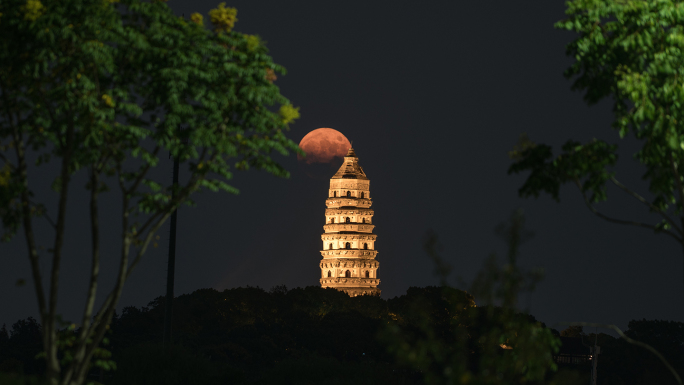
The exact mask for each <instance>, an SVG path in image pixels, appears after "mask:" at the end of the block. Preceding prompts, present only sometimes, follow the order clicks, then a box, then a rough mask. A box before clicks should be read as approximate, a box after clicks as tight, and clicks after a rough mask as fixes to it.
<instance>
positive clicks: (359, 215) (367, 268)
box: [320, 149, 380, 297]
mask: <svg viewBox="0 0 684 385" xmlns="http://www.w3.org/2000/svg"><path fill="white" fill-rule="evenodd" d="M358 161H359V159H358V158H357V157H356V153H355V152H354V149H349V152H348V153H347V156H345V157H344V163H343V164H342V167H340V169H339V170H338V171H337V173H335V175H334V176H333V177H332V179H330V189H329V190H328V199H326V201H325V205H326V207H327V209H326V210H325V225H324V226H323V230H324V231H325V233H324V234H322V235H321V240H322V241H323V250H321V256H322V257H323V259H322V260H321V263H320V268H321V286H322V287H331V288H335V289H338V290H342V291H344V292H345V293H347V294H349V295H350V296H352V297H355V296H357V295H380V289H378V287H377V286H378V285H379V284H380V280H379V279H378V276H377V272H378V268H379V267H380V264H379V262H378V261H376V260H375V257H376V256H377V255H378V252H377V250H375V241H376V239H377V235H375V234H372V232H373V229H374V228H375V225H373V224H372V218H373V215H374V214H375V212H374V211H373V210H371V209H370V206H371V204H372V202H371V198H370V187H369V186H370V180H368V177H367V176H366V174H365V173H364V172H363V169H362V168H361V166H359V163H358Z"/></svg>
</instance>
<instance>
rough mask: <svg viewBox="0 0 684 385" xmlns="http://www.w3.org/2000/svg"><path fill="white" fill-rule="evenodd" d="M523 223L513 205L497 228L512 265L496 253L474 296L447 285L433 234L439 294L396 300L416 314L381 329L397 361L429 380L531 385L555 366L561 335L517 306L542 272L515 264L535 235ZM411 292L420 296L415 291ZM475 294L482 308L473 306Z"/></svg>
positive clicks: (428, 291) (478, 280) (479, 277)
mask: <svg viewBox="0 0 684 385" xmlns="http://www.w3.org/2000/svg"><path fill="white" fill-rule="evenodd" d="M524 223H525V218H524V215H523V212H522V210H516V211H514V212H513V214H512V215H511V219H510V222H508V223H502V224H500V225H499V226H497V227H496V233H497V234H498V235H501V236H502V237H503V238H504V240H505V241H506V243H507V244H508V255H507V263H506V264H505V265H503V266H500V265H499V264H498V263H497V260H496V255H494V254H492V255H491V256H490V258H489V259H488V260H487V261H486V262H485V266H484V268H483V269H482V270H481V271H480V272H479V273H478V275H477V276H476V278H475V280H474V281H473V282H472V285H471V289H470V290H469V292H470V293H471V294H472V295H471V294H467V293H464V292H462V291H460V290H455V289H453V288H449V287H448V286H446V282H447V280H446V276H447V274H448V272H449V270H450V269H449V268H448V266H447V265H446V263H444V262H443V259H442V258H441V257H440V256H439V254H438V251H439V244H438V242H437V238H436V235H434V233H430V234H429V235H428V238H427V241H426V244H425V248H426V251H427V252H428V254H429V255H430V256H431V258H432V259H433V260H434V261H436V265H437V269H436V270H437V272H438V274H441V277H440V278H441V281H442V288H443V289H442V291H441V296H440V295H436V296H435V294H437V293H438V291H437V290H435V288H426V289H424V290H421V291H422V293H420V294H422V295H420V296H421V297H423V298H418V301H405V300H404V301H402V299H401V298H400V299H399V300H397V299H394V300H391V301H392V302H394V303H396V304H397V305H401V302H408V303H406V305H408V306H406V305H405V306H403V307H405V308H408V310H409V311H407V312H404V313H405V314H411V317H408V316H404V317H403V318H404V320H401V319H400V320H399V321H400V322H395V323H389V325H388V327H387V328H386V330H385V331H384V332H383V334H382V338H383V339H384V340H385V341H386V342H387V344H388V348H389V350H390V351H391V352H392V353H393V354H394V355H395V356H396V357H397V359H398V361H399V362H401V363H404V364H406V365H408V366H409V367H410V368H412V369H414V370H416V371H418V372H420V373H421V374H422V375H423V377H424V379H425V383H426V384H465V383H469V384H514V383H515V384H518V383H533V384H534V383H542V382H543V381H544V379H545V377H546V376H548V375H550V373H551V372H553V371H555V370H556V369H557V366H556V364H555V363H554V361H553V354H555V353H557V352H558V348H559V346H560V341H559V339H558V338H557V337H555V336H554V335H553V333H552V331H551V330H550V329H547V328H546V327H545V325H543V324H542V323H540V322H538V321H536V319H535V318H534V317H532V316H531V315H529V314H525V313H524V312H520V311H519V310H518V309H517V297H518V295H519V294H520V293H521V292H524V291H532V290H534V287H535V284H536V283H537V282H538V281H539V279H540V278H541V277H540V272H539V271H537V272H534V271H533V272H526V271H523V270H521V269H520V267H519V266H518V264H517V260H518V256H519V247H520V244H521V243H522V242H523V241H525V240H526V239H527V238H529V237H530V236H531V235H532V233H531V232H528V231H526V230H525V228H524ZM411 294H413V296H414V298H416V297H419V296H418V295H417V294H419V292H418V290H415V289H414V290H413V293H411V290H410V291H409V292H408V293H407V297H408V296H409V295H411ZM429 297H432V300H431V301H429V300H427V299H428V298H429ZM435 297H436V298H435ZM440 297H441V298H440ZM473 297H474V298H476V299H478V300H481V305H482V304H484V306H475V301H474V300H473ZM407 299H408V298H407ZM411 302H413V303H411ZM430 305H432V306H430ZM416 310H419V311H416ZM402 321H403V322H402ZM406 321H409V322H406ZM402 323H410V325H402ZM407 326H408V327H407Z"/></svg>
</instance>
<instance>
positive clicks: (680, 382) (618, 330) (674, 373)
mask: <svg viewBox="0 0 684 385" xmlns="http://www.w3.org/2000/svg"><path fill="white" fill-rule="evenodd" d="M570 325H571V326H589V327H595V328H606V329H613V330H615V332H617V334H619V335H620V337H622V338H623V339H624V340H625V341H627V342H628V343H630V344H632V345H636V346H640V347H642V348H644V349H646V350H648V351H649V352H651V353H653V354H655V355H656V357H658V358H659V359H660V361H662V362H663V364H665V366H666V367H667V368H668V369H669V370H670V373H672V375H673V376H674V377H675V379H676V380H677V383H678V384H679V385H684V384H682V378H681V377H679V374H678V373H677V371H676V370H674V368H673V367H672V365H670V363H668V362H667V360H666V359H665V357H663V355H662V354H660V353H659V352H658V351H657V350H655V349H654V348H653V347H652V346H651V345H649V344H646V343H643V342H641V341H637V340H633V339H631V338H629V337H627V336H626V335H625V333H623V332H622V330H620V328H619V327H617V326H615V325H606V324H595V323H589V322H573V323H571V324H570Z"/></svg>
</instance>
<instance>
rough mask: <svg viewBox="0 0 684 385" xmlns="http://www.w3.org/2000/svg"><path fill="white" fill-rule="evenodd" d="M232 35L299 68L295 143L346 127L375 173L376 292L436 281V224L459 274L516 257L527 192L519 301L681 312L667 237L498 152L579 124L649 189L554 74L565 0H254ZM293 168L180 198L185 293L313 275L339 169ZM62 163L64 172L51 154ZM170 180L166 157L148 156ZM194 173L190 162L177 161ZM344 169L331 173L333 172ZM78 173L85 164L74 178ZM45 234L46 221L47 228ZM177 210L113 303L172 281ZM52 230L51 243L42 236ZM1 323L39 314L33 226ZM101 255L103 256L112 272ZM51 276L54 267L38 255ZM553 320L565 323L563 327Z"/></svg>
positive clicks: (82, 230)
mask: <svg viewBox="0 0 684 385" xmlns="http://www.w3.org/2000/svg"><path fill="white" fill-rule="evenodd" d="M168 4H169V5H170V6H171V8H173V10H174V11H175V12H176V13H177V14H178V15H181V14H183V13H184V14H185V15H186V17H187V16H189V14H190V13H191V12H195V11H198V12H201V13H203V14H204V15H205V19H208V16H207V13H208V11H209V9H211V8H214V7H216V5H217V2H216V1H207V0H196V1H192V2H188V1H179V0H176V1H173V0H172V1H169V3H168ZM227 5H228V6H232V7H236V8H237V9H238V19H239V21H238V23H237V24H236V27H235V30H237V31H240V32H244V33H249V34H259V35H260V36H261V37H262V38H263V39H264V40H266V41H267V42H268V47H269V48H270V53H271V55H272V56H273V58H274V60H275V62H277V63H279V64H282V65H284V66H285V67H286V68H287V69H288V71H289V72H288V74H287V75H286V76H280V77H279V78H278V80H277V82H276V84H278V85H279V86H280V88H281V92H282V93H283V94H284V95H285V96H286V97H288V98H289V99H290V100H291V101H292V102H293V103H294V104H295V105H296V106H300V107H301V113H302V118H301V119H300V120H298V121H297V122H296V124H294V125H293V126H292V130H291V132H290V138H292V139H293V140H295V141H296V142H299V140H301V138H302V137H303V136H304V135H306V134H307V133H308V132H309V131H311V130H314V129H316V128H319V127H331V128H334V129H337V130H339V131H341V132H342V133H343V134H344V135H346V136H347V137H348V138H349V139H351V140H353V141H354V148H355V150H356V153H357V154H358V156H359V162H360V164H361V165H362V166H363V168H364V170H365V171H366V173H367V175H368V177H369V178H370V180H371V185H370V186H371V196H372V197H373V202H374V203H373V208H374V209H375V217H374V218H373V219H374V224H375V225H376V228H375V233H376V234H378V241H377V244H376V247H377V249H378V250H379V255H378V261H379V262H380V270H379V278H380V279H381V281H382V283H381V285H380V288H381V289H382V296H383V297H384V298H391V297H394V296H397V295H401V294H403V293H405V292H406V289H407V288H408V287H409V286H426V285H434V284H437V282H438V281H437V278H436V277H435V275H434V274H433V271H434V267H433V265H432V264H431V262H430V260H429V259H428V258H427V256H426V254H425V253H424V251H423V248H422V241H423V238H424V236H425V233H426V231H427V230H428V229H434V230H435V231H436V232H437V234H438V235H439V237H440V239H441V241H442V243H443V245H444V250H443V257H444V258H445V259H446V260H447V261H448V262H449V263H450V264H451V265H453V268H454V273H453V276H452V278H453V282H455V277H456V276H459V277H461V278H463V279H464V280H466V281H470V280H472V278H473V277H474V274H475V272H476V271H477V270H478V269H480V268H481V266H482V263H483V261H484V259H485V258H486V257H487V256H488V255H489V254H490V253H492V252H496V253H497V254H498V255H499V256H500V257H503V256H504V255H505V251H506V245H505V243H504V242H503V241H502V240H501V239H500V238H498V237H497V236H496V235H495V234H494V227H495V226H496V225H497V224H498V223H500V222H502V221H505V220H507V219H508V218H509V216H510V214H511V212H512V211H513V210H514V209H516V208H518V207H521V208H523V209H524V210H525V213H526V216H527V227H528V228H529V229H530V230H532V231H534V232H535V233H536V236H535V238H533V239H532V240H530V241H529V242H527V243H526V244H524V245H523V247H522V249H521V252H522V257H521V262H522V264H523V265H524V266H526V267H533V266H541V267H544V268H545V269H546V278H545V280H544V281H543V282H542V283H541V284H540V285H539V286H538V289H537V291H536V292H535V293H534V294H532V295H529V296H525V297H524V298H523V301H522V304H523V305H524V306H526V307H528V308H529V310H530V311H531V313H532V314H534V315H535V316H536V317H537V318H538V319H539V320H541V321H543V322H546V323H547V324H549V325H552V326H553V325H557V323H559V322H572V321H586V322H600V323H615V324H617V325H618V326H621V327H626V325H627V322H629V321H630V320H631V319H641V318H646V319H667V320H677V321H682V320H683V318H684V312H683V311H682V309H683V307H682V303H683V301H684V298H683V295H682V257H681V250H680V249H679V247H678V245H677V244H676V243H675V242H674V240H672V239H671V238H669V237H666V236H664V235H654V234H653V233H651V232H650V231H649V230H644V229H640V228H632V227H627V226H619V225H614V224H610V223H608V222H605V221H603V220H601V219H599V218H597V217H595V216H594V215H593V214H591V213H590V212H589V210H587V208H586V207H585V206H584V204H583V202H582V200H581V197H580V195H579V192H578V191H577V188H576V187H574V186H566V187H564V188H563V189H562V190H561V203H556V202H555V201H553V200H552V199H551V198H550V197H548V196H542V197H540V198H539V199H536V200H535V199H521V198H519V197H518V194H517V189H518V188H519V187H520V186H521V185H522V183H523V182H524V180H525V177H526V175H518V176H509V175H507V173H506V172H507V169H508V167H509V165H510V160H509V158H508V157H507V154H506V152H507V151H508V150H510V149H511V148H512V146H513V145H514V144H515V143H516V141H517V139H518V135H519V134H520V133H521V132H527V133H528V134H529V135H530V137H531V138H532V139H533V140H535V141H538V142H543V143H547V144H549V145H552V146H553V147H554V149H555V150H558V149H559V148H560V146H561V145H562V144H563V143H564V142H565V141H566V140H568V139H574V140H579V141H582V142H586V141H588V140H591V139H592V138H594V137H596V138H599V139H604V140H607V141H608V142H610V143H619V145H620V162H619V166H618V167H617V168H616V172H617V175H616V177H617V179H618V180H620V181H621V182H623V183H624V184H626V185H627V186H629V187H631V188H633V189H634V190H636V191H638V192H640V193H642V194H643V195H645V196H646V197H648V198H650V197H651V195H650V194H649V193H648V188H647V187H648V186H647V184H646V183H645V182H644V181H642V180H641V175H642V174H643V172H644V168H643V167H641V166H640V165H639V164H638V163H637V162H636V161H635V160H633V159H632V154H633V153H634V152H635V151H636V150H637V149H638V148H639V143H638V142H637V141H636V140H633V139H625V140H620V139H619V138H618V135H617V133H616V132H615V131H613V130H612V129H611V128H610V123H611V121H612V113H611V104H610V103H609V102H603V103H601V104H599V105H596V106H592V107H588V106H587V105H586V104H585V103H584V102H583V100H582V95H581V94H580V93H577V92H572V91H571V90H570V86H571V82H570V81H568V80H565V79H564V78H563V76H562V73H563V70H564V69H565V68H566V67H567V66H568V65H569V64H570V63H571V60H570V59H569V58H567V57H566V56H565V45H566V44H567V43H568V42H569V41H570V40H571V39H572V38H573V36H574V35H573V34H572V33H570V32H565V31H559V30H555V29H554V28H553V23H554V22H555V21H557V20H559V19H561V18H563V16H564V13H563V12H564V5H563V1H553V2H551V1H543V0H538V1H528V2H511V1H469V2H466V1H459V2H456V1H448V2H447V1H442V2H415V1H413V2H408V1H345V2H320V1H297V2H293V1H290V2H284V1H255V0H252V1H246V0H239V1H233V2H230V3H228V4H227ZM279 159H281V161H282V164H283V165H284V166H285V167H286V168H288V169H289V170H291V172H292V177H291V178H290V179H289V180H284V179H278V178H276V177H273V176H270V175H267V174H265V173H260V172H256V171H249V172H246V173H238V174H236V176H235V179H234V183H233V185H234V186H236V187H238V188H239V189H240V191H241V194H240V195H238V196H233V195H228V194H225V193H219V194H217V193H210V192H205V193H201V194H199V195H197V196H196V201H197V206H196V207H195V208H186V207H184V208H182V209H181V210H180V212H179V236H178V252H177V271H176V293H177V294H183V293H190V292H192V291H194V290H197V289H201V288H206V287H214V288H217V289H224V288H232V287H238V286H246V285H251V286H257V285H258V286H260V287H263V288H266V289H268V288H270V287H272V286H274V285H279V284H285V285H287V286H288V287H297V286H308V285H319V283H318V279H319V276H320V269H319V267H318V264H319V261H320V259H321V256H320V253H319V250H320V248H321V240H320V234H321V233H322V232H323V227H322V226H323V224H324V222H325V218H324V210H325V198H326V194H327V189H328V181H317V180H313V179H310V178H308V177H307V176H306V175H305V174H304V173H303V172H302V171H301V169H300V168H299V167H298V164H297V160H296V157H295V156H290V157H288V158H282V157H279ZM48 171H50V170H49V169H45V170H44V171H40V172H38V173H36V174H34V177H35V178H36V179H34V182H33V185H32V186H34V188H35V189H36V190H37V192H38V195H39V197H42V198H45V199H48V200H49V201H50V202H54V201H55V194H54V193H52V192H51V191H49V189H48V186H49V184H50V181H49V180H48V175H49V173H48ZM52 171H53V172H54V168H53V169H52ZM155 172H156V173H158V174H157V175H160V176H162V177H168V178H169V179H170V178H171V163H170V161H168V160H166V159H165V160H164V161H163V162H162V163H161V164H160V166H159V168H158V170H156V171H155ZM181 174H182V171H181ZM331 175H332V173H331ZM79 178H80V179H79ZM84 181H85V179H84V178H83V175H80V174H79V175H77V181H76V182H75V183H74V185H73V189H72V190H71V194H72V195H71V200H70V202H69V208H70V209H71V210H72V211H71V214H70V216H69V218H68V219H69V223H68V231H67V242H68V246H67V249H66V250H67V256H66V257H65V262H64V267H63V273H62V291H61V294H60V308H59V309H60V312H61V313H62V314H63V315H64V317H65V318H66V319H70V320H73V321H76V322H78V314H80V312H81V311H82V308H83V301H84V297H85V295H84V292H85V289H86V285H87V277H86V274H87V271H88V269H89V255H88V250H89V247H90V244H89V237H88V234H89V229H88V227H87V226H86V224H87V201H86V200H85V197H86V194H85V192H84V190H83V188H82V186H83V185H84V183H85V182H84ZM608 196H609V201H608V202H607V203H604V204H601V205H600V206H599V207H600V209H601V210H603V211H604V212H605V213H606V214H610V215H614V216H617V217H621V218H625V219H638V220H644V221H648V222H650V223H655V222H657V218H656V217H655V216H652V215H649V214H648V212H647V210H645V208H644V207H643V206H640V204H639V203H638V202H637V201H636V200H634V199H633V198H631V197H629V196H627V195H626V194H624V193H623V192H622V191H619V190H617V189H616V188H612V187H609V190H608ZM103 199H104V200H105V206H104V207H103V209H102V211H103V213H102V215H103V216H108V217H109V218H113V219H111V220H108V221H106V223H105V225H104V229H103V232H104V242H106V245H108V246H107V247H106V249H105V251H104V258H105V259H106V260H105V261H104V266H103V269H104V270H103V280H102V285H101V290H102V289H105V288H110V287H111V286H112V284H113V273H112V268H113V267H114V266H115V265H116V259H117V256H118V249H117V247H118V245H117V243H116V240H117V237H118V236H119V235H118V227H117V226H116V223H117V219H116V218H117V215H118V213H119V211H118V210H119V207H118V202H119V201H118V199H117V198H116V196H115V194H113V193H112V195H111V196H109V197H104V198H103ZM38 230H39V231H42V232H43V234H49V231H50V229H49V227H48V226H47V225H45V224H43V225H41V226H39V228H38ZM167 234H168V225H167V226H165V227H164V229H163V231H162V232H161V234H160V236H161V239H160V241H159V243H160V247H158V248H156V249H153V250H152V252H150V253H149V254H148V255H147V256H146V258H145V260H144V262H143V263H142V264H141V265H140V266H139V269H138V270H137V271H136V272H135V273H134V274H133V276H132V277H131V279H130V281H129V282H128V283H127V285H126V287H125V289H124V294H123V298H122V300H121V302H120V306H119V308H122V307H123V306H128V305H135V306H143V305H146V304H147V303H148V302H149V301H150V300H152V299H153V298H155V297H157V296H159V295H162V294H163V293H164V291H165V279H166V253H167V247H166V246H167V244H168V238H167ZM43 239H45V240H47V239H48V238H46V237H44V238H43ZM0 250H1V251H2V252H1V253H0V258H2V261H1V263H2V265H1V266H2V268H1V269H0V324H2V323H7V324H11V323H12V322H14V321H16V320H17V319H19V318H24V317H27V316H29V315H32V316H37V311H36V308H37V305H36V300H35V295H34V292H33V286H32V285H30V284H29V285H26V286H23V287H17V286H15V282H16V280H17V279H18V278H25V279H29V278H30V270H29V263H28V259H27V257H26V252H25V247H24V239H23V237H17V238H16V239H15V240H13V241H12V242H10V243H9V244H2V245H0ZM107 269H109V270H107ZM43 271H44V272H47V271H48V270H47V268H45V267H43ZM555 327H557V328H559V329H562V328H564V326H555Z"/></svg>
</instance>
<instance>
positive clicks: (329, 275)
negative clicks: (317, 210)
mask: <svg viewBox="0 0 684 385" xmlns="http://www.w3.org/2000/svg"><path fill="white" fill-rule="evenodd" d="M319 223H320V222H319ZM330 277H332V272H330V270H328V278H330Z"/></svg>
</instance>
